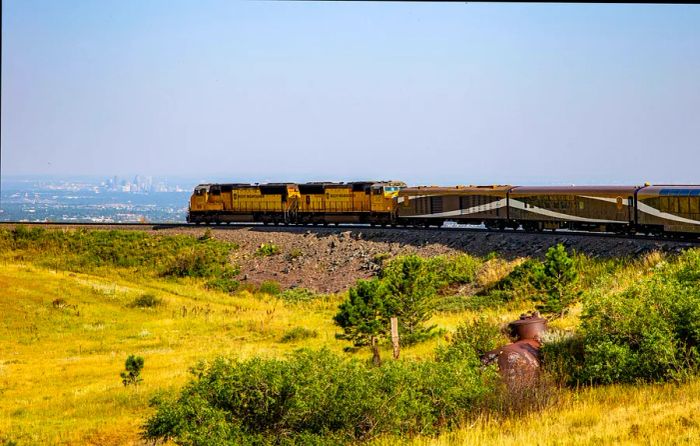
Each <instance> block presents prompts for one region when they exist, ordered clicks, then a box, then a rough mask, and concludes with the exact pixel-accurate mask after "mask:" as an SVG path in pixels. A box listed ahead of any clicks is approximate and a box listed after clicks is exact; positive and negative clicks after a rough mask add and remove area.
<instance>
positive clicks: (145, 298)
mask: <svg viewBox="0 0 700 446" xmlns="http://www.w3.org/2000/svg"><path fill="white" fill-rule="evenodd" d="M161 305H163V299H160V298H158V297H156V295H155V294H152V293H146V294H142V295H140V296H139V297H137V298H136V299H134V301H133V302H131V306H132V307H137V308H155V307H159V306H161Z"/></svg>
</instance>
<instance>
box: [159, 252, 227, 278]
mask: <svg viewBox="0 0 700 446" xmlns="http://www.w3.org/2000/svg"><path fill="white" fill-rule="evenodd" d="M236 274H238V270H237V269H236V268H234V267H232V266H231V265H230V264H229V261H228V253H225V252H222V251H219V250H216V249H212V247H211V246H207V245H206V244H205V245H202V246H195V247H193V248H190V249H187V250H182V251H180V252H179V253H178V254H177V255H176V256H175V258H174V259H173V260H172V261H171V262H170V265H168V266H167V267H166V268H165V270H164V271H163V273H162V275H163V276H174V277H220V278H221V277H223V278H232V277H233V276H235V275H236Z"/></svg>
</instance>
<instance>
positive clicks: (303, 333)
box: [280, 327, 318, 342]
mask: <svg viewBox="0 0 700 446" xmlns="http://www.w3.org/2000/svg"><path fill="white" fill-rule="evenodd" d="M317 337H318V332H317V331H316V330H309V329H308V328H304V327H294V328H292V329H289V330H287V331H285V332H284V334H283V335H282V338H281V339H280V342H295V341H301V340H303V339H309V338H317Z"/></svg>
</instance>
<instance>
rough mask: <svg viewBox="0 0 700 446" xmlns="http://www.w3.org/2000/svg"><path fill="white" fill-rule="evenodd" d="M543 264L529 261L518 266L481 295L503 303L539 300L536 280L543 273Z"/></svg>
mask: <svg viewBox="0 0 700 446" xmlns="http://www.w3.org/2000/svg"><path fill="white" fill-rule="evenodd" d="M542 269H543V266H542V262H539V261H537V260H534V259H527V260H525V261H524V262H523V263H521V264H520V265H518V266H516V267H515V268H514V269H513V271H511V272H510V274H508V275H507V276H506V277H504V278H503V279H501V280H499V281H498V282H496V283H495V284H494V286H493V287H491V288H490V289H487V290H484V292H482V293H480V294H482V295H488V294H492V295H495V296H497V300H498V301H502V302H523V301H528V300H534V299H536V298H537V296H538V294H539V291H538V289H537V287H536V286H535V280H536V279H535V278H536V277H537V276H539V275H540V274H541V272H542Z"/></svg>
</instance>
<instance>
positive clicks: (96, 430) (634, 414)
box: [0, 259, 700, 446]
mask: <svg viewBox="0 0 700 446" xmlns="http://www.w3.org/2000/svg"><path fill="white" fill-rule="evenodd" d="M658 261H661V260H657V259H650V260H649V262H646V261H645V265H646V266H647V268H646V269H647V270H648V269H650V268H653V265H654V264H655V262H656V263H658ZM628 269H629V271H625V274H624V278H620V277H617V278H615V279H609V280H610V282H615V283H617V284H618V286H621V283H622V282H627V281H628V280H631V279H629V278H628V276H633V275H642V274H646V271H645V268H639V267H638V266H636V267H635V266H630V267H629V268H628ZM493 270H494V273H493V274H491V273H490V272H489V273H488V274H487V275H488V276H489V277H494V278H495V277H500V276H501V275H502V274H503V272H502V271H503V270H502V269H501V267H500V266H499V267H494V268H493ZM613 288H614V287H613ZM0 290H1V291H0V444H2V443H3V442H4V441H9V440H12V441H16V442H17V443H19V444H75V445H78V444H80V445H82V444H95V445H128V444H141V441H140V439H139V428H140V425H141V423H142V422H143V421H144V419H145V418H146V417H147V416H148V415H149V414H150V413H152V412H151V410H152V409H150V408H149V407H148V404H147V403H148V401H149V399H150V398H151V397H152V396H154V395H155V394H156V393H157V392H158V391H160V390H161V389H164V390H165V391H170V392H176V391H177V389H179V388H180V387H181V386H182V385H183V384H184V383H185V381H186V380H187V378H188V369H189V368H190V367H191V366H192V365H194V364H195V363H196V362H197V361H198V360H201V359H208V358H213V357H214V356H216V355H228V356H233V357H238V358H246V357H250V356H253V355H256V356H274V357H279V356H282V355H284V354H285V353H287V352H289V351H291V350H293V349H295V348H298V347H302V346H304V347H311V348H320V347H328V348H331V349H332V350H334V351H337V352H340V351H342V348H343V347H344V346H345V345H346V344H344V343H342V342H339V341H337V340H336V339H335V337H334V335H335V333H336V331H337V328H336V327H335V326H334V325H333V324H332V319H331V318H332V316H333V314H335V311H336V307H337V304H338V303H339V300H340V297H329V298H328V299H326V300H323V301H319V302H315V303H313V304H307V305H303V306H294V305H285V304H283V303H281V302H280V301H279V300H277V299H275V298H272V297H269V296H265V295H253V294H250V293H247V292H243V293H240V294H238V295H236V296H229V295H227V294H223V293H217V292H211V291H207V290H205V289H204V288H202V287H201V284H200V283H199V282H195V281H190V280H178V281H174V280H165V279H154V278H147V277H143V276H138V275H130V274H127V272H125V271H101V272H99V273H95V274H80V273H69V272H63V271H55V270H49V269H46V268H40V267H37V266H35V265H33V264H31V263H19V262H13V261H6V262H4V263H3V264H0ZM147 292H148V293H153V294H155V295H156V296H157V297H158V298H161V299H163V300H164V302H165V304H164V305H163V306H160V307H156V308H153V309H139V308H134V307H132V306H130V304H131V302H132V301H133V300H134V299H135V298H136V297H138V296H140V295H141V294H143V293H147ZM59 298H62V299H64V300H65V302H66V304H67V305H68V306H64V307H62V308H56V307H55V306H54V305H53V304H52V302H53V301H54V300H56V299H59ZM579 311H580V308H576V309H574V311H572V312H571V313H570V315H569V316H567V317H566V318H565V319H563V320H560V321H558V322H557V323H556V324H557V325H558V326H559V327H560V328H570V327H573V326H574V325H575V324H576V322H577V319H578V312H579ZM518 314H519V312H518V311H511V312H510V313H508V314H502V313H495V312H493V311H492V310H491V312H490V315H491V316H493V317H496V318H498V319H499V320H501V321H502V322H507V321H508V320H511V319H512V318H515V317H517V315H518ZM474 316H475V315H474V314H473V313H468V312H465V313H451V314H439V315H437V316H436V317H435V318H434V319H433V322H434V323H436V324H438V326H439V327H441V328H445V329H447V330H452V329H454V328H455V327H456V326H457V325H458V324H459V322H460V321H462V320H464V319H466V318H472V317H474ZM293 327H306V328H311V329H314V330H316V331H317V332H318V333H319V336H318V337H317V338H311V339H306V340H303V341H300V342H295V343H294V342H293V343H281V342H280V339H281V337H282V335H283V334H284V332H285V331H286V330H288V329H290V328H293ZM444 342H445V341H444V340H443V339H441V338H438V339H434V340H432V341H430V342H426V343H422V344H420V345H418V346H415V347H412V348H405V349H403V350H402V355H403V356H408V357H422V358H428V357H431V356H432V355H433V352H434V349H435V347H436V345H438V344H440V343H444ZM129 354H137V355H141V356H143V357H144V358H145V361H146V362H145V367H144V371H143V378H144V382H143V384H142V385H140V386H139V387H138V388H133V387H130V388H125V387H124V386H123V385H122V383H121V381H120V378H119V372H120V371H122V370H123V367H124V361H125V359H126V357H127V356H128V355H129ZM357 355H360V356H362V357H365V356H367V357H368V356H369V355H368V353H367V352H364V351H362V352H359V353H357ZM384 356H385V357H388V356H389V352H388V351H385V352H384ZM697 413H700V383H699V382H691V383H687V384H684V385H679V386H676V385H662V386H649V385H646V386H639V387H634V386H608V387H598V388H593V389H584V390H580V391H565V392H564V393H563V395H562V398H561V401H560V402H559V403H557V404H556V405H554V406H551V407H549V408H547V409H545V410H544V411H542V412H539V413H531V414H528V415H525V416H523V417H518V418H506V419H485V418H483V419H479V420H476V421H475V422H473V424H469V425H466V426H464V427H462V428H461V429H459V430H456V431H454V432H452V433H449V434H445V435H442V436H440V437H438V438H418V439H414V440H412V441H411V442H412V443H413V444H420V445H428V444H435V445H461V444H475V445H476V444H486V445H505V444H508V445H511V444H514V443H520V442H523V443H525V442H527V443H531V444H542V445H545V444H546V445H549V444H552V445H556V444H562V445H568V444H591V445H592V444H595V445H596V446H598V445H603V444H662V443H663V444H700V430H699V428H698V423H700V417H699V416H698V415H696V414H697ZM406 441H407V440H405V439H393V438H384V439H380V440H379V441H378V442H377V443H378V444H396V443H403V442H406Z"/></svg>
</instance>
